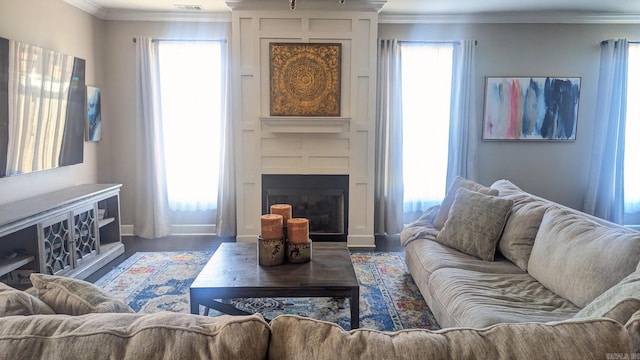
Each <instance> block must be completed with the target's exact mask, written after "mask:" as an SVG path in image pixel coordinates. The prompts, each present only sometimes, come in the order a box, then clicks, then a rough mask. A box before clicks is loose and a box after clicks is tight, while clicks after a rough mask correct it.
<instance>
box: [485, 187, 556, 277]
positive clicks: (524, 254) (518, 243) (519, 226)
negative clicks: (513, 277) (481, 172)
mask: <svg viewBox="0 0 640 360" xmlns="http://www.w3.org/2000/svg"><path fill="white" fill-rule="evenodd" d="M491 188H492V189H496V190H498V191H499V192H500V195H499V196H500V197H502V198H505V199H510V200H512V201H513V208H512V209H511V215H509V218H508V219H507V223H506V224H505V225H504V231H503V232H502V235H501V236H500V241H499V242H498V250H499V251H500V253H501V254H502V255H503V256H504V257H505V258H507V259H509V260H511V261H512V262H513V263H514V264H516V265H517V266H518V267H519V268H520V269H522V270H524V271H527V266H528V264H529V256H531V249H532V248H533V242H534V241H535V239H536V235H537V234H538V228H539V227H540V223H541V222H542V217H543V216H544V212H545V211H546V210H547V209H548V208H550V207H551V206H552V205H551V203H550V202H548V201H545V200H542V199H540V198H536V197H533V196H532V195H531V194H528V193H526V192H524V191H523V190H521V189H520V188H519V187H517V186H516V185H514V184H513V183H511V182H510V181H509V180H497V181H496V182H494V183H493V184H492V185H491Z"/></svg>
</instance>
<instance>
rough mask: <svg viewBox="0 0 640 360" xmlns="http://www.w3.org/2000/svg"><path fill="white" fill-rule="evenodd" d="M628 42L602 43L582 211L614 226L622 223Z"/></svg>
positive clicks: (620, 40) (611, 41)
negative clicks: (591, 147)
mask: <svg viewBox="0 0 640 360" xmlns="http://www.w3.org/2000/svg"><path fill="white" fill-rule="evenodd" d="M628 57H629V43H628V41H627V40H625V39H619V40H607V41H604V42H602V45H601V54H600V76H599V79H598V93H597V95H598V99H597V102H596V114H595V120H596V121H595V122H594V130H593V134H594V137H593V151H592V155H591V167H590V169H589V181H588V187H587V194H586V196H585V200H584V205H583V211H585V212H586V213H589V214H592V215H595V216H597V217H600V218H604V219H607V220H610V221H613V222H616V223H622V221H623V220H624V191H623V190H624V173H623V164H624V129H625V121H626V108H627V69H628Z"/></svg>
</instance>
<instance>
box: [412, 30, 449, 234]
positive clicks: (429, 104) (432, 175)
mask: <svg viewBox="0 0 640 360" xmlns="http://www.w3.org/2000/svg"><path fill="white" fill-rule="evenodd" d="M400 46H401V54H402V55H401V56H402V133H403V134H402V143H403V149H402V151H403V153H402V154H403V155H402V157H403V179H404V183H403V186H404V212H405V221H410V220H411V219H410V217H411V215H408V214H413V215H414V217H415V215H416V214H415V213H418V214H419V213H421V212H422V211H424V210H426V209H427V208H429V207H431V206H433V205H437V204H439V203H440V202H441V201H442V199H443V198H444V195H445V191H446V177H447V160H448V156H447V154H448V143H449V116H450V106H451V79H452V71H453V45H451V44H420V43H402V44H401V45H400Z"/></svg>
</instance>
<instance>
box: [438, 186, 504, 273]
mask: <svg viewBox="0 0 640 360" xmlns="http://www.w3.org/2000/svg"><path fill="white" fill-rule="evenodd" d="M512 206H513V201H511V200H507V199H503V198H500V197H497V196H492V195H484V194H481V193H479V192H475V191H470V190H467V189H464V188H460V189H458V190H457V191H456V196H455V199H454V200H453V203H452V204H451V209H450V210H449V217H448V218H447V221H446V222H445V223H444V227H443V228H442V231H440V233H438V235H437V236H436V241H437V242H439V243H441V244H444V245H447V246H450V247H452V248H454V249H457V250H460V251H462V252H463V253H465V254H469V255H472V256H475V257H477V258H479V259H482V260H488V261H493V258H494V256H495V253H496V245H497V244H498V240H499V239H500V234H502V229H504V224H505V222H506V221H507V217H508V216H509V213H510V211H511V207H512Z"/></svg>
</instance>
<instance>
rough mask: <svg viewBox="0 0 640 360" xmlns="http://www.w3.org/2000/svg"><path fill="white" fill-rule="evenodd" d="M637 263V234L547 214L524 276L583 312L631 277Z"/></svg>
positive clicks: (555, 212) (557, 211)
mask: <svg viewBox="0 0 640 360" xmlns="http://www.w3.org/2000/svg"><path fill="white" fill-rule="evenodd" d="M639 259H640V233H638V232H636V231H633V230H630V229H626V228H624V227H622V226H616V225H611V226H603V225H602V224H598V223H596V222H594V221H592V220H591V219H588V218H586V217H584V216H581V215H579V214H575V213H572V212H569V211H567V210H560V209H549V210H547V212H546V213H545V215H544V217H543V219H542V223H541V224H540V229H539V230H538V235H537V236H536V240H535V243H534V244H533V249H532V250H531V257H530V258H529V268H528V271H529V274H531V276H533V277H534V278H536V279H537V280H538V281H540V282H541V283H542V284H543V285H544V286H546V287H547V288H549V289H551V290H552V291H553V292H555V293H556V294H558V295H560V296H562V297H564V298H565V299H568V300H569V301H571V302H573V303H574V304H576V305H578V306H579V307H581V308H582V307H585V306H586V305H587V304H589V303H590V302H592V301H593V300H594V299H595V298H596V297H598V296H599V295H600V294H602V293H604V292H605V291H606V290H607V289H609V288H610V287H612V286H614V285H615V284H617V283H618V282H620V280H622V279H623V278H624V277H625V276H627V275H629V274H631V273H632V272H633V271H634V270H635V268H636V266H637V265H638V261H639Z"/></svg>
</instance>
